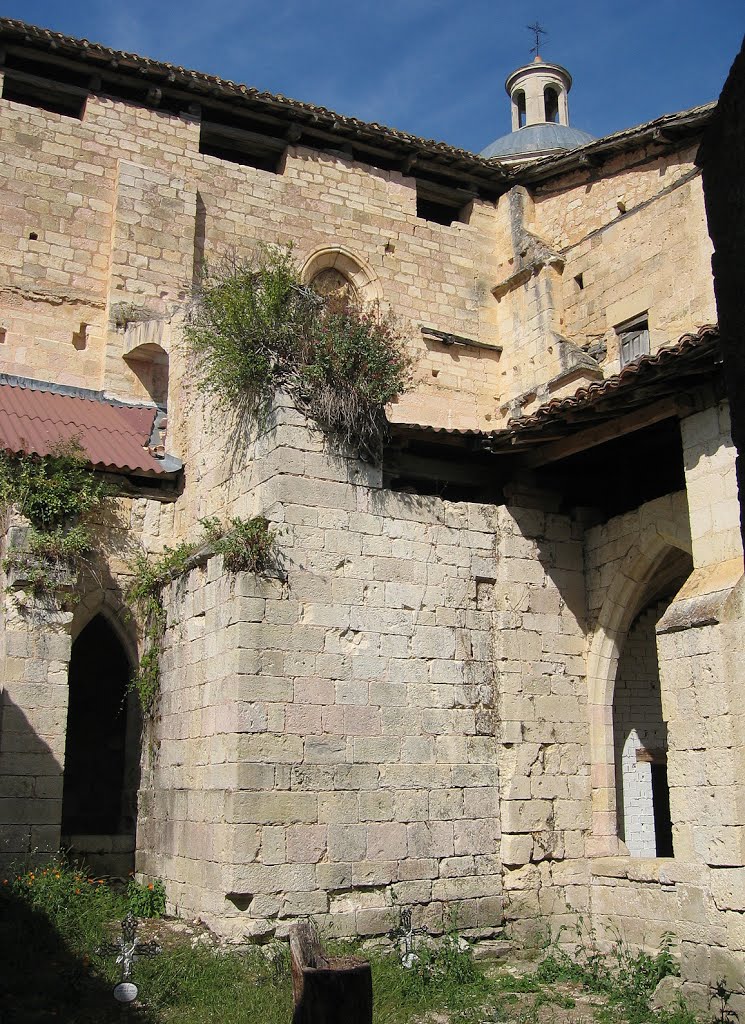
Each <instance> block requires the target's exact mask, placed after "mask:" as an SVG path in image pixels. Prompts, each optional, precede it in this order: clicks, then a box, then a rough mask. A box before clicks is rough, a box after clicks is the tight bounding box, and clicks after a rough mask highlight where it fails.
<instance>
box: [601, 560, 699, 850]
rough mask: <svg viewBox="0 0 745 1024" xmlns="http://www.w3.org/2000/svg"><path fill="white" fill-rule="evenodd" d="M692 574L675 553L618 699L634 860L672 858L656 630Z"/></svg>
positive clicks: (626, 656) (625, 816) (637, 631)
mask: <svg viewBox="0 0 745 1024" xmlns="http://www.w3.org/2000/svg"><path fill="white" fill-rule="evenodd" d="M691 570H692V564H691V559H690V555H688V554H687V553H685V552H682V551H677V550H675V551H671V552H670V554H669V555H668V557H667V559H666V560H665V562H664V563H663V564H662V565H661V566H660V568H659V570H658V572H657V574H656V576H655V579H654V581H653V583H652V590H653V593H652V594H649V595H648V596H647V598H646V600H645V603H644V605H643V607H642V610H641V611H640V612H639V614H638V615H637V616H636V618H635V619H634V621H633V622H632V623H631V626H630V627H629V630H628V632H627V634H626V639H625V642H624V645H623V649H622V651H621V655H620V658H619V662H618V671H617V675H616V684H615V688H614V693H613V739H614V753H615V765H616V814H617V825H618V838H619V839H621V840H622V841H623V842H624V843H625V844H626V847H627V848H628V851H629V853H630V854H631V856H632V857H672V856H673V853H674V851H673V825H672V818H671V815H670V788H669V783H668V777H667V722H666V721H665V720H664V718H663V708H662V697H661V693H660V673H659V665H658V661H657V643H656V639H657V638H656V633H655V627H656V625H657V623H658V622H659V620H660V618H661V617H662V615H663V614H664V612H665V610H666V609H667V607H668V605H669V604H670V602H671V601H672V599H673V597H674V596H675V594H676V593H677V591H678V590H679V589H680V587H681V586H682V584H683V582H684V581H685V579H686V578H687V577H688V575H689V574H690V572H691Z"/></svg>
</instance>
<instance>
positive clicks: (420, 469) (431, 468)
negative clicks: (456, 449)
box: [383, 439, 484, 485]
mask: <svg viewBox="0 0 745 1024" xmlns="http://www.w3.org/2000/svg"><path fill="white" fill-rule="evenodd" d="M433 440H434V439H433ZM465 454H466V452H465V451H464V452H463V455H465ZM383 472H384V473H386V474H387V475H388V476H396V477H398V476H404V477H412V479H414V480H435V481H438V482H440V483H443V484H466V485H469V484H471V485H472V484H477V483H481V482H483V479H484V467H483V466H478V465H473V464H471V465H469V464H468V463H465V464H464V462H463V461H462V456H461V460H460V461H458V462H456V461H455V460H452V461H451V460H449V459H437V458H429V457H428V456H426V455H409V454H408V452H400V453H398V452H397V453H396V454H395V455H393V454H391V455H386V457H385V458H384V459H383Z"/></svg>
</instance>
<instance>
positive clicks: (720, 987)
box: [711, 978, 740, 1024]
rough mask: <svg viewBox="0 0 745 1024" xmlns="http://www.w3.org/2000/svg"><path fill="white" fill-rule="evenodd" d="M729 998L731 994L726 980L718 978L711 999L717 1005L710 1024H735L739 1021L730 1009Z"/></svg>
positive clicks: (737, 1015)
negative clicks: (716, 1002)
mask: <svg viewBox="0 0 745 1024" xmlns="http://www.w3.org/2000/svg"><path fill="white" fill-rule="evenodd" d="M731 998H732V992H731V990H730V989H729V987H728V986H727V979H726V978H720V979H719V981H718V982H717V987H716V988H715V989H714V995H713V996H712V999H711V1001H712V1002H714V1001H715V1000H716V1001H718V1003H719V1005H718V1006H717V1008H716V1016H715V1017H714V1018H712V1024H737V1022H738V1021H739V1020H740V1016H739V1014H738V1013H737V1012H736V1011H735V1010H734V1009H731V1008H730V1005H729V1001H730V999H731Z"/></svg>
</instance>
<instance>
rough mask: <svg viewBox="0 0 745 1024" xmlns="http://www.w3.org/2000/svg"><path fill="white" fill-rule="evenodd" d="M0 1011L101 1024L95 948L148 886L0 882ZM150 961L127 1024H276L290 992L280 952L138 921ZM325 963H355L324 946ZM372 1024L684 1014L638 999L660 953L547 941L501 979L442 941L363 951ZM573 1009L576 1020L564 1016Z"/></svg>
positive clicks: (113, 1013) (46, 876)
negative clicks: (654, 1008) (412, 956)
mask: <svg viewBox="0 0 745 1024" xmlns="http://www.w3.org/2000/svg"><path fill="white" fill-rule="evenodd" d="M0 882H2V884H1V885H0V1005H2V1006H3V1008H4V1010H3V1012H5V1008H6V1007H7V1008H10V1009H9V1012H8V1015H7V1016H3V1021H4V1022H5V1021H7V1022H8V1024H50V1022H51V1021H65V1022H66V1024H94V1022H95V1024H114V1022H118V1021H120V1020H121V1011H120V1009H119V1008H118V1006H117V1005H116V1004H115V1003H114V1000H113V998H112V995H111V989H112V986H113V984H114V983H115V982H116V981H117V980H118V978H119V967H118V965H117V964H116V963H115V958H114V957H113V956H103V955H101V954H100V953H99V952H98V950H99V948H100V946H101V944H102V943H103V942H104V941H105V940H111V939H115V938H117V937H118V925H119V923H120V921H121V919H122V918H123V917H124V915H125V914H126V913H127V911H128V910H131V909H136V910H138V911H139V912H140V913H143V911H144V912H147V913H151V914H152V916H157V914H158V913H159V911H160V889H159V883H158V882H157V881H153V882H152V883H150V884H151V885H152V887H153V888H152V889H151V888H150V886H149V885H145V886H144V887H143V886H139V885H137V884H136V883H135V884H134V885H130V887H129V890H128V891H125V890H122V891H118V890H116V889H114V888H112V887H110V886H109V885H107V884H106V883H105V882H104V881H102V880H100V879H97V878H92V877H89V876H88V874H87V873H86V872H85V871H83V870H82V869H80V868H79V867H77V866H76V865H74V864H70V863H68V862H66V861H65V860H63V859H55V860H53V861H51V862H50V863H48V864H46V865H44V866H42V867H38V868H34V869H27V870H23V871H19V872H16V873H12V874H10V875H9V876H8V877H7V878H5V879H2V878H0ZM141 932H142V937H143V938H150V937H152V935H153V934H157V935H158V936H159V940H160V941H161V943H162V945H163V947H164V948H163V951H162V952H161V954H160V955H159V956H157V957H155V958H154V959H152V960H144V959H143V960H141V961H138V962H136V965H135V970H134V980H135V981H136V982H137V984H138V986H139V988H140V993H141V997H142V1005H141V1006H139V1007H138V1008H136V1009H133V1010H131V1011H130V1014H129V1019H130V1021H131V1024H176V1022H177V1021H178V1022H179V1024H289V1022H290V1020H291V1017H292V983H291V975H290V963H289V952H288V948H287V945H286V944H285V943H281V942H276V943H273V944H270V945H269V946H265V947H261V948H251V949H248V950H247V951H242V952H236V951H228V950H225V949H221V948H219V947H217V946H215V945H214V943H213V942H212V941H210V940H209V937H208V936H205V935H204V934H201V935H200V934H199V933H196V932H194V931H191V932H188V931H187V932H186V933H184V932H183V931H182V932H176V931H175V930H174V929H173V928H172V927H169V926H168V925H167V923H155V922H153V923H152V924H144V925H142V926H141ZM331 951H332V952H334V953H338V954H343V953H350V952H355V951H357V952H359V949H358V947H355V946H354V945H352V944H337V946H336V947H335V948H333V947H332V949H331ZM368 957H369V960H370V964H371V968H372V977H373V992H374V1024H409V1022H414V1021H428V1022H435V1021H436V1022H442V1024H444V1022H447V1024H482V1022H489V1024H491V1022H501V1021H510V1022H513V1024H546V1022H549V1021H550V1022H554V1021H562V1022H563V1024H580V1022H582V1024H593V1022H595V1024H695V1020H696V1019H695V1017H694V1016H693V1015H692V1014H691V1013H690V1012H689V1011H688V1010H686V1009H685V1008H684V1007H682V1006H681V1008H680V1009H679V1010H677V1011H675V1012H672V1013H666V1014H659V1013H658V1014H655V1013H652V1012H651V1011H650V1010H649V1009H648V999H649V995H650V994H651V993H652V991H653V990H654V988H655V986H656V984H657V982H658V980H659V979H660V978H661V977H663V976H664V975H665V974H670V973H674V970H675V961H674V959H673V958H672V956H671V954H670V949H669V946H664V947H663V949H662V950H661V952H660V953H658V954H657V955H656V956H649V955H648V954H645V953H634V952H632V951H631V950H630V949H629V948H628V947H627V946H625V945H624V944H623V943H621V942H618V943H616V945H615V946H614V948H613V950H612V951H611V952H610V953H609V954H600V953H597V952H596V951H595V950H594V949H593V947H592V946H591V945H589V944H588V943H586V942H582V943H580V944H579V946H578V948H577V951H576V953H575V954H574V955H571V956H570V955H569V954H568V953H567V952H566V951H565V950H564V949H562V948H561V947H560V946H559V945H558V943H554V944H553V945H552V946H551V947H550V948H549V950H548V953H547V955H546V956H545V958H544V959H543V960H542V962H541V963H540V964H539V966H538V967H537V969H535V970H534V971H532V972H531V973H528V974H520V975H513V974H510V973H507V972H506V971H504V970H501V971H497V970H496V969H494V968H493V967H486V968H485V967H484V966H483V965H482V964H481V963H480V962H477V961H476V960H474V958H473V954H472V951H471V949H470V947H469V946H468V945H467V944H466V943H464V942H463V941H462V940H461V939H459V938H458V935H457V933H456V932H455V931H452V932H450V933H449V934H448V935H446V936H445V938H444V939H442V940H441V941H440V942H438V943H437V944H436V945H435V946H434V947H432V948H430V947H429V946H427V945H426V944H425V943H420V944H419V945H418V947H417V960H416V962H415V963H414V964H413V966H412V967H411V968H409V969H404V968H403V967H402V966H401V963H400V959H399V957H398V955H397V954H396V953H395V952H387V953H386V952H381V951H374V952H371V953H369V954H368ZM575 1008H577V1009H576V1012H575Z"/></svg>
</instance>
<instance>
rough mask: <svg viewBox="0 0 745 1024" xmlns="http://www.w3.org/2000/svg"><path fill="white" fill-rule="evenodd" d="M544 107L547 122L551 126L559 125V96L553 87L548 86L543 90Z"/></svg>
mask: <svg viewBox="0 0 745 1024" xmlns="http://www.w3.org/2000/svg"><path fill="white" fill-rule="evenodd" d="M543 105H544V108H545V111H546V120H547V121H548V122H549V123H550V124H558V123H559V94H558V92H557V91H556V89H554V87H553V86H551V85H547V86H546V88H545V89H544V90H543Z"/></svg>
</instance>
